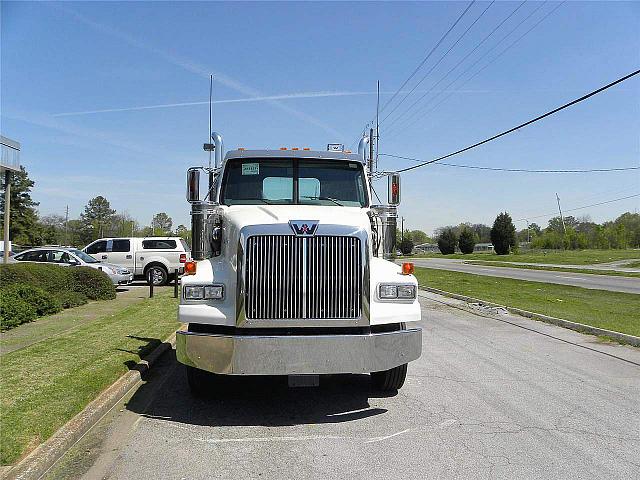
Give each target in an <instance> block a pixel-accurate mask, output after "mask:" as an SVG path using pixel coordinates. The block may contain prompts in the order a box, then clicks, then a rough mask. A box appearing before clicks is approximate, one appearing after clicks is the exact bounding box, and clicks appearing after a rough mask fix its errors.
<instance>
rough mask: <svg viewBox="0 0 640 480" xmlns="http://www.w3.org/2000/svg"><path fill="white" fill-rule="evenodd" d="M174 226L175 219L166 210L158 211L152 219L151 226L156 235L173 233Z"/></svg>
mask: <svg viewBox="0 0 640 480" xmlns="http://www.w3.org/2000/svg"><path fill="white" fill-rule="evenodd" d="M172 226H173V220H171V217H170V216H169V215H167V214H166V213H164V212H160V213H156V214H155V215H154V216H153V220H152V221H151V227H152V228H153V231H154V235H156V234H157V235H167V234H169V233H171V227H172Z"/></svg>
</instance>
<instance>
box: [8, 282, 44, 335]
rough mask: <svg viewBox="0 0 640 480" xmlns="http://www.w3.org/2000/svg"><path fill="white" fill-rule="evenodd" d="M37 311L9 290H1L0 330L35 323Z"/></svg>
mask: <svg viewBox="0 0 640 480" xmlns="http://www.w3.org/2000/svg"><path fill="white" fill-rule="evenodd" d="M37 316H38V312H37V311H36V309H35V308H34V307H33V306H32V305H29V304H28V303H27V302H26V301H24V300H23V299H22V298H20V296H19V295H18V294H17V293H16V292H15V291H11V290H9V289H2V290H0V330H8V329H9V328H13V327H17V326H18V325H21V324H23V323H27V322H33V321H34V320H35V319H36V318H37Z"/></svg>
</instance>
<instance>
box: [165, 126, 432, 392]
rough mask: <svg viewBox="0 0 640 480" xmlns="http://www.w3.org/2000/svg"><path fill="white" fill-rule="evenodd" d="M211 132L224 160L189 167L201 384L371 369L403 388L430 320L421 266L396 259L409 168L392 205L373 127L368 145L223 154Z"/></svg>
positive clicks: (196, 361) (376, 379)
mask: <svg viewBox="0 0 640 480" xmlns="http://www.w3.org/2000/svg"><path fill="white" fill-rule="evenodd" d="M212 138H213V140H214V142H215V143H214V144H211V147H212V148H213V147H214V145H215V147H214V148H215V159H216V161H215V165H214V166H210V167H208V168H207V167H192V168H190V169H189V170H188V172H187V199H188V201H189V202H190V203H191V214H192V235H193V242H192V255H193V258H194V261H193V262H187V263H186V264H185V275H184V276H183V277H182V281H181V285H182V295H181V301H180V306H179V310H178V312H179V313H178V316H179V321H180V322H182V323H183V325H184V326H183V327H182V328H181V329H180V330H179V331H178V332H177V345H176V350H177V357H178V360H179V361H180V362H181V363H183V364H185V365H186V369H187V378H188V382H189V386H190V388H191V390H192V391H193V393H195V394H201V393H203V390H204V389H205V388H210V386H211V384H212V382H211V381H210V380H211V379H215V378H217V377H218V376H221V375H288V376H291V377H290V378H297V379H302V381H304V379H305V378H312V379H318V378H319V377H318V376H319V375H324V374H342V373H357V374H362V373H370V374H371V377H372V380H373V383H374V385H375V386H376V387H377V388H379V389H381V390H397V389H399V388H400V387H402V385H403V383H404V381H405V378H406V374H407V364H408V363H409V362H410V361H412V360H416V359H417V358H418V357H419V356H420V354H421V350H422V330H421V329H420V328H419V327H417V326H415V325H416V322H418V321H420V318H421V317H420V306H419V304H418V301H417V298H416V297H417V289H418V285H417V281H416V278H415V277H414V276H413V274H412V273H413V265H412V264H409V263H407V264H403V265H402V266H400V265H397V264H395V263H393V262H391V261H388V260H387V259H386V258H388V257H389V256H390V254H391V252H394V251H395V250H394V243H395V217H396V206H397V204H398V203H399V194H400V191H399V187H400V185H399V177H398V176H397V175H391V176H390V181H389V185H390V193H389V195H390V202H389V203H390V204H389V205H372V188H371V177H372V175H371V170H372V169H371V164H372V162H371V159H370V153H369V148H368V147H367V145H368V142H369V139H368V137H366V136H365V137H363V139H362V140H361V141H360V146H359V148H358V154H352V153H350V152H345V151H344V149H343V148H342V147H336V146H335V145H330V146H329V148H328V149H327V151H311V150H309V149H296V148H293V149H280V150H245V149H237V150H233V151H229V152H228V153H227V154H226V156H224V158H223V144H222V137H221V136H220V135H219V134H216V133H213V134H212ZM368 157H369V158H368ZM200 172H206V173H208V188H207V190H206V194H205V195H204V196H203V198H202V199H201V198H200V193H199V191H200V188H199V185H200ZM303 376H309V377H303ZM312 383H313V382H312Z"/></svg>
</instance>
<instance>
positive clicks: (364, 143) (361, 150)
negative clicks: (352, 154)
mask: <svg viewBox="0 0 640 480" xmlns="http://www.w3.org/2000/svg"><path fill="white" fill-rule="evenodd" d="M369 141H370V140H369V135H363V136H362V138H361V139H360V143H359V144H358V155H360V157H362V163H364V164H365V165H366V164H367V152H368V151H369ZM369 173H371V172H369Z"/></svg>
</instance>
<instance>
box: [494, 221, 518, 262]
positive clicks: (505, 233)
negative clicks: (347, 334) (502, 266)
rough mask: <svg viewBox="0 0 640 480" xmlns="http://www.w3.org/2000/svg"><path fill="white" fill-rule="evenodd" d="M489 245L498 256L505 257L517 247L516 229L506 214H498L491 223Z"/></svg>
mask: <svg viewBox="0 0 640 480" xmlns="http://www.w3.org/2000/svg"><path fill="white" fill-rule="evenodd" d="M491 243H493V249H494V250H495V251H496V253H497V254H498V255H507V254H508V253H509V251H511V250H512V249H514V248H515V247H516V246H517V241H516V227H515V226H514V225H513V221H512V220H511V216H510V215H509V214H508V213H507V212H503V213H500V214H499V215H498V216H497V217H496V219H495V221H494V222H493V228H492V229H491Z"/></svg>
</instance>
